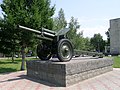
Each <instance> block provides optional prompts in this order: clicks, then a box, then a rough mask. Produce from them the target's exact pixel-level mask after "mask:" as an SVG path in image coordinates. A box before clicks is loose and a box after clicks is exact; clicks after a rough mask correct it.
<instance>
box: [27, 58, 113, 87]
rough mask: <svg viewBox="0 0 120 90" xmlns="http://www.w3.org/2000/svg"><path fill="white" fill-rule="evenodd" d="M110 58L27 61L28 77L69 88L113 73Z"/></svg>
mask: <svg viewBox="0 0 120 90" xmlns="http://www.w3.org/2000/svg"><path fill="white" fill-rule="evenodd" d="M112 65H113V61H112V60H111V59H110V58H98V59H95V58H94V59H93V58H81V57H79V58H73V59H72V60H71V61H70V62H57V61H51V60H50V61H41V60H32V61H27V75H28V76H30V77H32V78H36V79H37V80H44V81H47V82H50V83H53V84H56V85H58V86H65V87H66V86H69V85H72V84H75V83H77V82H80V81H83V80H85V79H88V78H92V77H94V76H97V75H100V74H103V73H106V72H108V71H112V70H113V68H112Z"/></svg>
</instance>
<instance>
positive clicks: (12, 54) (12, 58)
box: [12, 52, 14, 62]
mask: <svg viewBox="0 0 120 90" xmlns="http://www.w3.org/2000/svg"><path fill="white" fill-rule="evenodd" d="M12 62H14V52H12Z"/></svg>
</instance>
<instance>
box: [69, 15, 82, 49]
mask: <svg viewBox="0 0 120 90" xmlns="http://www.w3.org/2000/svg"><path fill="white" fill-rule="evenodd" d="M68 27H69V28H70V31H69V32H68V38H69V39H70V40H71V41H72V43H73V46H74V48H75V49H82V46H83V36H82V32H79V33H77V30H78V29H79V28H80V25H79V23H78V21H77V19H75V18H74V17H71V20H70V23H69V26H68Z"/></svg>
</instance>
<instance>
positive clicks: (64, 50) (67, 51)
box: [57, 39, 73, 62]
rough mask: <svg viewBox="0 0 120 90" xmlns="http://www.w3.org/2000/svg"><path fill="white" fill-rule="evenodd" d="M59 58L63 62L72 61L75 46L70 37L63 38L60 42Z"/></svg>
mask: <svg viewBox="0 0 120 90" xmlns="http://www.w3.org/2000/svg"><path fill="white" fill-rule="evenodd" d="M57 56H58V59H59V60H60V61H62V62H66V61H70V60H71V59H72V57H73V47H72V44H71V42H70V41H69V40H68V39H61V40H60V41H59V42H58V52H57Z"/></svg>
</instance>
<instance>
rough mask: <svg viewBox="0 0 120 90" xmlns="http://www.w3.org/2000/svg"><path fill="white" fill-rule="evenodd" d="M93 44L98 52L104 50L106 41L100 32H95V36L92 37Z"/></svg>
mask: <svg viewBox="0 0 120 90" xmlns="http://www.w3.org/2000/svg"><path fill="white" fill-rule="evenodd" d="M91 44H92V45H93V46H94V49H95V50H96V51H97V52H103V51H104V47H105V41H104V40H103V38H102V36H101V35H100V33H98V34H94V37H92V38H91Z"/></svg>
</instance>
